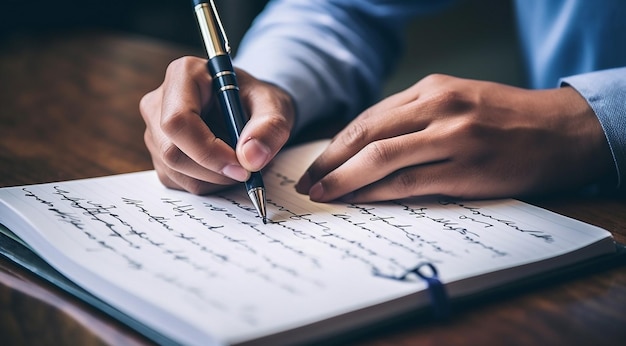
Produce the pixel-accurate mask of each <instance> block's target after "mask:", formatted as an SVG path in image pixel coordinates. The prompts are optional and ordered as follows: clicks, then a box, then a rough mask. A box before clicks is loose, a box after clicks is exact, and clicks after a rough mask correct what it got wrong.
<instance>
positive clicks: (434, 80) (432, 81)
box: [418, 73, 451, 85]
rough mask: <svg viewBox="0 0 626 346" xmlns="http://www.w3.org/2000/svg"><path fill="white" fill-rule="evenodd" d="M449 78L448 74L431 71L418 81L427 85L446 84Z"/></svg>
mask: <svg viewBox="0 0 626 346" xmlns="http://www.w3.org/2000/svg"><path fill="white" fill-rule="evenodd" d="M450 78H451V77H450V76H448V75H445V74H441V73H433V74H429V75H427V76H426V77H424V78H422V79H421V80H420V81H419V82H418V83H420V84H427V85H443V84H446V83H447V82H448V81H449V80H450Z"/></svg>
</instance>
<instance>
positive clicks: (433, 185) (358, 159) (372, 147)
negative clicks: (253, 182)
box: [296, 75, 614, 203]
mask: <svg viewBox="0 0 626 346" xmlns="http://www.w3.org/2000/svg"><path fill="white" fill-rule="evenodd" d="M613 167H614V166H613V160H612V156H611V153H610V150H609V147H608V144H607V141H606V138H605V135H604V132H603V131H602V128H601V126H600V123H599V122H598V119H597V117H596V116H595V114H594V113H593V111H592V110H591V108H590V107H589V105H588V104H587V102H586V101H585V99H584V98H583V97H582V96H581V95H580V94H578V92H576V91H575V90H574V89H573V88H571V87H563V88H558V89H548V90H527V89H520V88H516V87H511V86H507V85H503V84H497V83H492V82H482V81H474V80H466V79H460V78H454V77H450V76H444V75H431V76H428V77H426V78H424V79H423V80H421V81H419V82H418V83H416V84H415V85H413V86H412V87H410V88H409V89H407V90H405V91H403V92H400V93H398V94H395V95H393V96H391V97H389V98H387V99H385V100H383V101H381V102H380V103H378V104H376V105H374V106H372V107H371V108H369V109H367V110H366V111H364V112H363V113H362V114H361V115H359V116H358V117H357V118H356V119H355V120H354V121H352V122H351V123H350V124H349V125H348V126H347V127H346V128H345V129H343V130H342V131H341V132H340V133H339V134H337V135H336V136H335V138H333V140H332V141H331V143H330V145H329V146H328V148H326V150H325V151H324V152H323V153H322V154H321V155H320V156H319V157H318V158H317V159H316V160H315V162H314V163H313V164H312V165H311V166H310V167H309V169H308V170H307V172H306V173H305V174H304V176H303V177H302V178H301V179H300V181H299V182H298V184H297V186H296V189H297V191H298V192H300V193H308V194H309V197H310V199H311V200H313V201H318V202H326V201H332V200H335V199H338V198H341V199H342V200H344V201H346V202H355V203H356V202H371V201H380V200H392V199H400V198H405V197H410V196H423V195H446V196H450V197H455V198H500V197H514V196H522V195H530V194H537V193H545V192H551V191H557V190H564V189H572V188H577V187H582V186H584V185H585V184H589V183H591V182H594V181H596V180H598V179H600V178H603V177H606V176H608V175H610V174H611V172H612V170H613Z"/></svg>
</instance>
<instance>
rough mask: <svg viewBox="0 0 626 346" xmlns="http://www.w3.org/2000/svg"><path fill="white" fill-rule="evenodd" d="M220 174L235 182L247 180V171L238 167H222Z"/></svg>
mask: <svg viewBox="0 0 626 346" xmlns="http://www.w3.org/2000/svg"><path fill="white" fill-rule="evenodd" d="M222 173H224V175H225V176H227V177H229V178H231V179H234V180H237V181H246V180H248V171H246V170H245V169H244V168H243V167H241V166H239V165H228V166H226V167H224V169H223V170H222Z"/></svg>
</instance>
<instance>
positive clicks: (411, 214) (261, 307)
mask: <svg viewBox="0 0 626 346" xmlns="http://www.w3.org/2000/svg"><path fill="white" fill-rule="evenodd" d="M326 144H327V142H325V141H318V142H313V143H309V144H306V145H301V146H298V147H295V148H292V149H289V150H286V151H284V152H283V153H281V154H280V155H279V157H278V158H277V159H276V160H275V162H274V163H273V164H272V166H271V167H269V168H268V169H267V170H266V171H264V179H265V184H266V188H267V194H268V217H269V220H270V222H268V224H267V225H264V224H263V223H262V222H261V220H260V219H259V218H258V216H257V215H256V212H255V210H254V209H253V207H252V206H251V204H250V201H249V199H248V196H247V195H246V193H245V191H244V189H243V187H241V186H236V187H234V188H232V189H230V190H228V191H226V192H222V193H218V194H216V195H212V196H195V195H192V194H188V193H184V192H180V191H174V190H169V189H166V188H165V187H163V186H162V185H161V184H160V183H159V181H158V179H157V176H156V174H155V172H154V171H147V172H138V173H131V174H123V175H116V176H109V177H101V178H92V179H85V180H77V181H65V182H57V183H49V184H41V185H29V186H18V187H10V188H2V189H0V223H1V224H3V225H5V226H6V228H8V229H9V230H11V231H12V232H13V233H14V234H15V236H16V237H17V238H19V239H20V240H21V241H22V242H23V244H28V245H27V246H28V247H29V248H30V249H31V250H32V251H33V252H34V253H36V254H38V256H40V257H41V258H42V259H43V261H45V262H47V263H48V264H50V265H51V266H52V267H53V268H55V269H56V270H57V271H58V272H60V273H62V274H63V275H64V276H65V277H66V278H67V279H69V281H71V282H73V283H74V284H76V285H77V286H79V287H80V288H77V289H76V290H74V291H75V292H79V294H78V295H80V296H82V297H85V296H87V297H91V298H89V299H87V300H90V299H91V301H92V302H96V303H94V304H95V305H98V304H99V306H106V307H108V309H109V310H110V311H114V313H111V314H112V315H114V316H117V317H118V318H120V319H121V320H122V321H125V323H128V324H129V325H131V326H133V327H135V328H137V329H138V330H140V331H142V332H144V333H145V334H146V335H148V336H149V337H152V338H154V339H155V340H157V341H158V342H160V343H167V342H168V341H172V342H174V343H183V344H190V345H208V344H211V343H213V344H240V343H255V342H266V343H291V342H303V341H312V340H319V339H320V338H325V337H328V336H331V335H334V334H336V333H341V332H343V331H346V330H352V329H354V328H357V327H361V326H366V325H370V324H373V323H376V322H377V321H383V320H386V319H388V318H390V317H393V316H397V315H400V314H404V313H407V312H410V311H414V310H416V309H421V308H427V309H430V307H431V306H435V307H436V308H438V309H439V311H440V312H445V307H446V305H447V304H448V303H449V300H448V299H452V301H454V300H455V299H459V298H463V297H468V296H472V295H476V294H480V293H481V292H485V291H489V290H492V289H494V288H497V287H502V286H505V285H510V284H512V283H515V282H517V281H519V280H524V279H527V278H530V277H533V276H536V275H539V274H542V273H546V272H551V271H554V270H559V269H560V268H566V267H570V266H572V265H575V264H579V263H584V262H586V261H588V260H591V259H594V258H598V257H600V256H603V255H611V254H614V253H616V251H617V250H616V249H617V245H616V244H615V242H614V240H613V238H612V237H611V234H610V233H609V232H607V231H605V230H602V229H600V228H598V227H595V226H592V225H589V224H585V223H582V222H579V221H576V220H573V219H570V218H566V217H564V216H561V215H558V214H555V213H552V212H550V211H547V210H544V209H541V208H538V207H535V206H532V205H529V204H525V203H523V202H520V201H516V200H497V201H480V202H470V201H463V202H455V201H448V200H424V199H411V200H403V201H395V202H387V203H376V204H364V205H353V204H343V203H328V204H318V203H313V202H311V201H309V200H308V197H307V196H303V195H300V194H298V193H296V192H295V189H294V184H295V182H296V180H297V179H298V178H299V177H300V176H301V174H302V173H303V172H304V170H305V169H306V168H307V167H308V164H309V163H310V162H311V161H312V160H313V159H314V157H315V156H316V155H317V154H318V153H319V152H320V151H321V150H322V149H323V148H324V146H325V145H326ZM3 244H5V245H6V244H8V240H7V239H6V238H5V240H4V241H3ZM7 248H10V247H9V246H4V249H5V250H4V252H5V254H6V255H7V257H9V258H12V259H17V262H20V261H19V256H17V255H12V254H11V253H10V252H11V251H7ZM7 252H8V253H7ZM27 266H28V265H27ZM30 266H31V270H33V271H35V272H37V269H36V268H32V267H33V265H32V264H31V265H30ZM35 267H36V265H35ZM415 268H418V269H419V271H415V272H414V273H411V271H412V270H413V269H415ZM433 269H434V270H435V271H436V272H433ZM418 274H419V275H418ZM44 276H45V275H44ZM51 281H53V282H58V281H55V280H51ZM82 290H84V291H82ZM433 304H434V305H433ZM103 309H104V308H103ZM442 309H443V310H442ZM104 310H106V309H104ZM435 311H437V310H435ZM120 316H122V317H120Z"/></svg>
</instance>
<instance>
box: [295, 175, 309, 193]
mask: <svg viewBox="0 0 626 346" xmlns="http://www.w3.org/2000/svg"><path fill="white" fill-rule="evenodd" d="M310 188H311V176H309V172H308V171H307V172H304V174H303V175H302V177H300V180H299V181H298V183H297V184H296V191H298V192H299V193H306V192H307V191H309V189H310Z"/></svg>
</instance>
